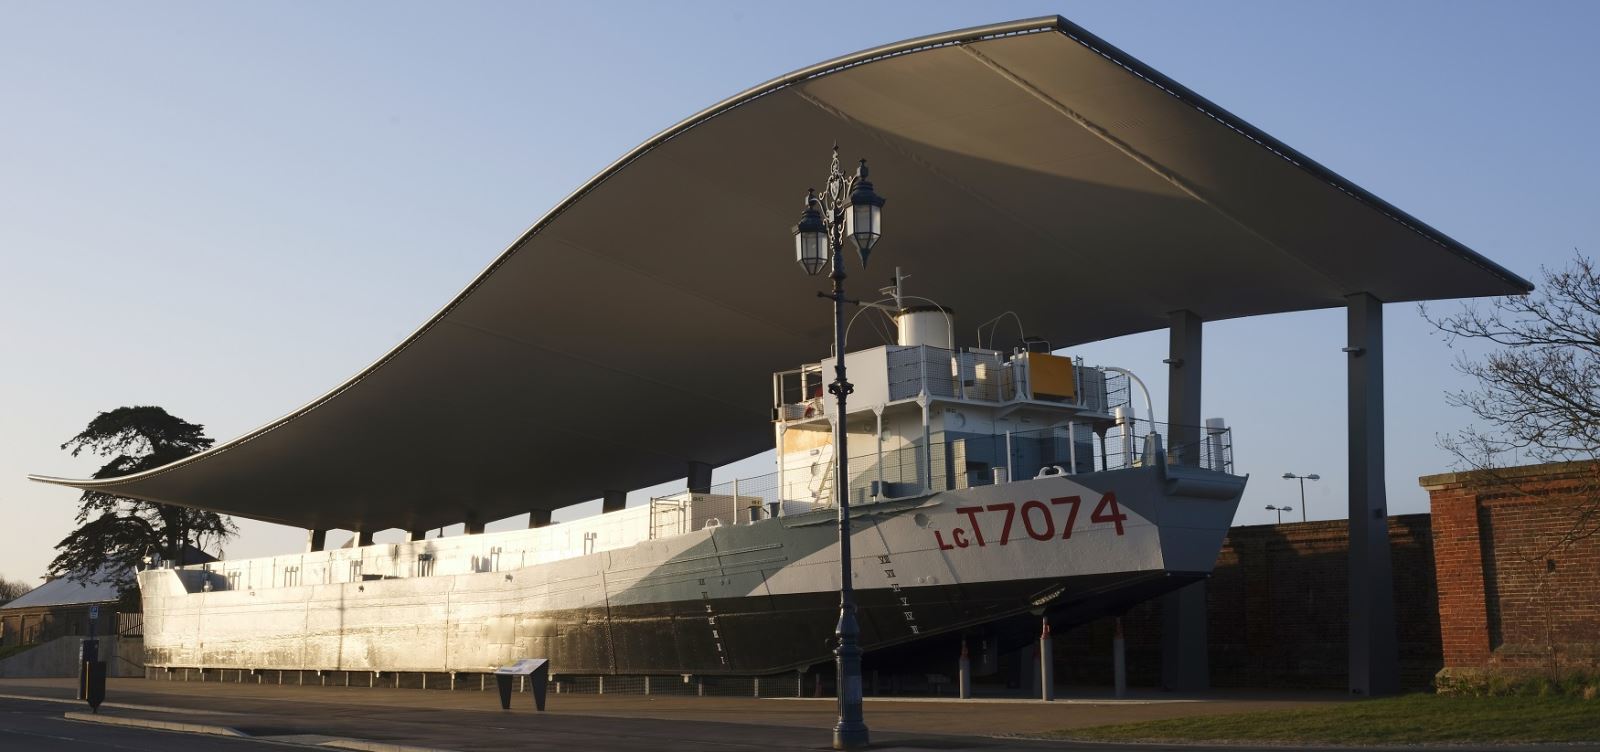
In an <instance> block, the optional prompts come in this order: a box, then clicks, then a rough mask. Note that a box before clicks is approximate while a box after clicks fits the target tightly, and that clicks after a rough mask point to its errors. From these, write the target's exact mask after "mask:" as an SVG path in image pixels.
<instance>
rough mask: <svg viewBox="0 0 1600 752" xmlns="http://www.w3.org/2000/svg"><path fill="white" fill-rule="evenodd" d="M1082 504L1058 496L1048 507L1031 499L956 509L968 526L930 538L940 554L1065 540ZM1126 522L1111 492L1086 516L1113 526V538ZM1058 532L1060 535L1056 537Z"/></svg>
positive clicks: (1114, 495) (1120, 532) (1079, 498)
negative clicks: (1023, 541)
mask: <svg viewBox="0 0 1600 752" xmlns="http://www.w3.org/2000/svg"><path fill="white" fill-rule="evenodd" d="M1082 503H1083V499H1082V497H1079V496H1059V497H1056V498H1054V499H1051V500H1050V503H1049V504H1046V503H1044V502H1042V501H1037V500H1034V501H1024V502H1022V503H1021V504H1020V505H1019V504H1016V503H1013V502H1009V501H1008V502H1006V503H1004V504H990V505H988V506H986V507H956V513H957V514H964V515H966V516H967V524H968V527H965V528H961V527H957V528H952V529H951V530H950V540H949V541H948V542H946V541H945V539H944V534H943V533H942V532H940V531H938V530H935V531H933V539H934V541H935V542H937V543H938V544H939V550H941V551H951V550H954V549H957V548H966V547H968V546H972V545H976V546H978V547H980V548H981V547H985V546H988V545H989V544H991V543H993V544H995V545H997V546H1007V545H1010V544H1011V541H1013V540H1021V539H1022V538H1023V537H1024V536H1026V537H1028V538H1032V539H1033V540H1036V541H1048V540H1067V539H1068V538H1071V537H1072V530H1073V528H1074V527H1076V525H1077V523H1078V507H1079V506H1081V505H1082ZM1126 519H1128V515H1125V514H1123V513H1122V510H1121V509H1119V508H1117V495H1116V494H1115V493H1112V492H1107V493H1106V494H1105V495H1104V496H1101V497H1100V503H1099V504H1097V505H1095V508H1094V511H1093V512H1091V513H1089V521H1090V522H1098V523H1106V522H1109V523H1111V524H1112V525H1114V526H1115V529H1116V531H1117V535H1122V534H1123V530H1122V521H1123V520H1126ZM1058 523H1059V524H1058ZM985 528H987V529H988V535H985V534H984V530H985ZM997 528H998V535H996V529H997ZM1058 529H1059V530H1060V536H1057V535H1056V531H1057V530H1058Z"/></svg>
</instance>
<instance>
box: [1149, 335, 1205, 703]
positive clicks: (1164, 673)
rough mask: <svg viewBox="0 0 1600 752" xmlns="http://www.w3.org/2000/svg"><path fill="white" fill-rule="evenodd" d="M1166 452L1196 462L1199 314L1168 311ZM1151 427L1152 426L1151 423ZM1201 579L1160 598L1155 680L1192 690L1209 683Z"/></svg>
mask: <svg viewBox="0 0 1600 752" xmlns="http://www.w3.org/2000/svg"><path fill="white" fill-rule="evenodd" d="M1168 319H1169V321H1170V324H1169V329H1168V331H1169V333H1170V334H1169V337H1168V351H1167V352H1168V354H1167V361H1166V362H1167V366H1168V376H1167V456H1168V457H1171V458H1173V461H1174V462H1176V463H1177V464H1181V465H1198V464H1200V345H1201V337H1200V323H1201V322H1200V317H1199V316H1196V315H1195V314H1194V312H1192V311H1173V312H1172V313H1170V314H1168ZM1152 430H1154V427H1153V426H1152ZM1206 620H1207V615H1206V582H1205V580H1200V581H1199V582H1195V583H1193V584H1190V585H1185V586H1184V587H1182V588H1180V589H1178V590H1175V591H1173V592H1170V593H1167V594H1166V595H1164V596H1162V599H1161V684H1162V686H1164V687H1166V688H1167V689H1169V690H1174V691H1181V692H1193V691H1197V690H1202V689H1207V688H1208V687H1210V686H1211V666H1210V663H1209V661H1208V659H1207V655H1206V652H1207V648H1208V644H1209V640H1208V639H1207V634H1206V627H1207V624H1206Z"/></svg>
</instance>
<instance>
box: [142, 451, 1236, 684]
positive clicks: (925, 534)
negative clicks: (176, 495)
mask: <svg viewBox="0 0 1600 752" xmlns="http://www.w3.org/2000/svg"><path fill="white" fill-rule="evenodd" d="M1186 477H1187V480H1183V481H1182V482H1179V481H1177V480H1174V479H1173V478H1172V477H1170V471H1169V470H1168V469H1167V468H1159V467H1150V468H1135V469H1129V470H1117V471H1110V472H1103V473H1092V474H1083V475H1075V476H1070V477H1054V478H1045V479H1037V480H1029V481H1020V482H1014V483H1007V484H1001V485H994V486H984V487H980V488H972V489H963V490H958V491H945V492H939V493H935V494H931V495H927V496H922V497H915V498H908V499H898V500H888V501H879V502H875V503H871V504H862V505H857V506H854V507H853V508H852V511H853V514H852V527H853V534H852V539H851V540H852V549H853V554H854V557H853V560H852V565H853V566H852V568H853V573H854V574H853V581H854V583H855V589H856V597H857V601H858V603H859V608H860V622H861V629H862V644H863V647H864V648H865V649H866V650H868V651H869V659H870V656H871V654H872V651H885V650H889V649H892V648H896V647H903V646H908V645H914V644H915V643H917V642H919V641H922V640H926V639H928V638H930V637H934V636H937V635H948V634H951V633H954V632H963V631H971V630H976V629H979V628H982V627H984V625H993V624H997V623H1004V622H1006V621H1008V620H1011V621H1015V620H1016V619H1018V618H1020V617H1022V616H1023V615H1027V614H1047V615H1050V616H1051V618H1052V619H1054V620H1056V621H1057V623H1059V624H1061V625H1063V626H1067V625H1070V624H1072V623H1076V622H1079V621H1087V620H1089V619H1092V618H1095V617H1097V616H1099V615H1101V614H1103V613H1113V612H1116V611H1118V610H1120V609H1123V608H1126V607H1127V606H1130V605H1132V604H1133V603H1136V602H1137V601H1138V600H1141V599H1143V598H1148V597H1151V596H1153V595H1155V594H1159V593H1160V592H1163V591H1165V590H1169V589H1172V588H1175V587H1179V586H1181V585H1182V584H1185V583H1187V582H1191V581H1193V580H1195V579H1198V578H1202V577H1204V576H1205V575H1206V574H1207V573H1208V572H1209V571H1210V569H1211V567H1212V565H1213V564H1214V562H1215V559H1216V555H1217V552H1218V550H1219V549H1220V547H1221V543H1222V538H1223V536H1224V535H1225V534H1226V531H1227V527H1228V524H1229V523H1230V522H1231V520H1232V517H1233V513H1234V510H1235V507H1236V506H1237V503H1238V498H1239V494H1240V493H1241V492H1242V490H1243V486H1244V479H1243V478H1237V477H1235V476H1229V475H1224V474H1221V473H1210V472H1206V471H1191V472H1190V473H1189V474H1188V476H1186ZM1196 479H1198V482H1195V481H1196ZM836 515H837V513H836V512H835V511H834V510H818V511H815V512H809V513H806V514H801V515H792V516H786V517H780V518H777V519H769V520H761V521H758V522H755V523H753V524H744V525H737V526H723V527H714V528H707V529H703V530H698V531H694V532H691V533H687V534H684V535H679V536H675V537H671V538H667V539H664V540H650V541H646V542H642V543H638V544H636V545H632V546H628V547H625V548H619V549H615V550H610V551H602V552H598V553H593V554H588V555H583V556H576V557H572V558H568V559H562V560H559V561H553V562H548V563H541V564H535V565H532V566H520V567H506V568H503V569H499V570H497V571H489V572H473V573H470V574H458V575H446V576H427V577H394V578H385V579H371V580H361V581H351V582H341V583H328V584H314V585H295V586H277V587H235V588H233V589H228V590H220V591H211V592H207V591H205V590H204V587H203V584H202V578H203V577H208V576H209V574H207V573H201V572H196V571H194V570H170V569H169V570H150V571H146V572H143V573H141V574H140V585H141V588H142V590H143V596H144V600H145V611H146V616H145V630H146V638H145V639H146V647H147V656H146V659H147V663H148V664H149V665H152V666H158V667H159V666H166V667H176V666H183V667H202V668H237V669H296V670H344V671H350V670H371V671H425V672H428V671H464V672H473V671H484V670H487V669H489V668H492V667H494V666H497V665H502V664H506V663H510V662H511V661H513V660H515V659H517V658H522V657H542V658H549V659H550V660H551V665H552V668H553V670H554V671H555V672H557V673H563V674H678V673H693V674H705V675H715V674H757V675H759V674H770V673H776V672H782V671H793V670H796V669H805V668H807V667H809V666H812V665H815V664H818V663H825V662H827V661H829V660H831V658H832V656H831V651H832V641H833V629H834V625H835V623H836V621H837V619H838V613H839V596H838V590H839V582H840V573H839V569H840V568H839V561H838V556H837V553H838V547H837V527H836V524H837V523H836ZM426 543H427V542H419V543H416V544H399V545H400V546H415V547H417V550H416V552H411V553H408V551H409V549H407V550H398V549H397V551H396V552H395V553H394V555H395V556H401V557H403V556H406V555H415V554H418V553H421V552H422V550H423V548H425V545H426ZM225 567H226V565H219V568H225ZM890 652H893V651H890Z"/></svg>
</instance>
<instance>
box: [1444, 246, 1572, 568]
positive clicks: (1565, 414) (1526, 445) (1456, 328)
mask: <svg viewBox="0 0 1600 752" xmlns="http://www.w3.org/2000/svg"><path fill="white" fill-rule="evenodd" d="M1540 271H1541V276H1542V282H1543V284H1542V285H1541V286H1540V288H1539V289H1538V290H1536V291H1535V292H1533V293H1530V294H1527V295H1515V296H1510V297H1503V298H1495V299H1493V300H1491V301H1489V302H1487V303H1468V304H1465V305H1463V306H1462V307H1461V309H1460V310H1459V311H1457V312H1456V313H1454V314H1451V315H1447V316H1441V317H1434V316H1431V315H1429V312H1428V311H1427V309H1423V316H1424V317H1426V318H1427V319H1428V321H1429V323H1431V324H1433V325H1434V326H1435V327H1438V329H1439V331H1440V332H1442V333H1443V334H1444V335H1445V339H1446V341H1447V342H1448V343H1449V344H1451V345H1452V346H1454V345H1455V344H1456V343H1457V342H1459V341H1462V340H1467V341H1476V342H1480V343H1483V344H1484V345H1487V346H1488V348H1489V350H1488V352H1487V353H1486V354H1484V355H1483V356H1482V357H1472V356H1469V355H1465V354H1463V355H1461V356H1459V357H1458V358H1457V359H1456V370H1458V371H1460V372H1461V373H1462V374H1465V375H1466V376H1469V377H1471V378H1472V379H1473V380H1474V381H1475V382H1477V386H1476V388H1473V389H1464V390H1460V391H1457V392H1452V393H1449V394H1447V396H1446V397H1447V399H1448V401H1449V402H1450V404H1452V405H1455V406H1457V407H1463V408H1466V409H1467V410H1468V411H1469V412H1471V413H1472V414H1473V415H1474V416H1475V417H1476V418H1477V419H1478V420H1479V421H1480V422H1481V424H1480V425H1474V426H1471V427H1468V428H1466V429H1463V430H1462V431H1459V432H1457V433H1456V434H1453V435H1450V436H1444V437H1441V438H1440V442H1439V443H1440V446H1442V447H1443V448H1444V449H1445V450H1447V451H1449V452H1450V453H1451V454H1453V455H1455V457H1456V459H1457V461H1458V463H1459V464H1461V465H1464V466H1465V467H1466V468H1467V469H1470V470H1476V471H1480V472H1482V473H1484V474H1485V475H1486V476H1488V477H1489V478H1490V479H1491V480H1493V481H1494V482H1496V483H1498V484H1502V485H1503V486H1504V491H1505V493H1516V494H1527V495H1539V496H1544V497H1547V498H1548V497H1550V496H1551V489H1550V488H1549V487H1548V486H1546V487H1539V488H1534V487H1524V486H1523V484H1522V482H1521V481H1520V480H1518V475H1519V474H1516V473H1509V472H1506V469H1507V468H1509V467H1512V466H1516V465H1527V464H1535V463H1548V462H1570V463H1575V464H1574V465H1572V466H1571V467H1570V468H1567V473H1565V474H1567V475H1570V476H1572V477H1574V478H1576V482H1575V483H1573V484H1571V486H1570V490H1567V491H1562V492H1560V493H1559V496H1558V499H1557V500H1558V501H1560V502H1561V503H1562V504H1563V506H1564V509H1565V510H1566V512H1567V514H1568V515H1569V521H1570V523H1571V524H1570V526H1568V527H1567V529H1566V531H1565V533H1563V534H1561V535H1559V536H1555V537H1554V538H1553V539H1551V540H1547V541H1541V542H1540V544H1539V545H1538V546H1537V548H1540V549H1542V550H1538V551H1535V550H1529V551H1527V552H1525V555H1527V556H1528V558H1543V557H1544V556H1546V555H1549V554H1550V553H1552V552H1554V551H1555V550H1557V549H1560V548H1563V547H1565V546H1568V545H1570V544H1571V543H1573V542H1574V541H1576V540H1579V539H1582V538H1587V537H1589V536H1592V535H1595V534H1596V533H1597V532H1600V276H1597V274H1596V269H1595V265H1594V262H1593V261H1592V260H1590V259H1588V258H1586V257H1584V256H1583V255H1582V254H1577V255H1576V256H1575V258H1574V259H1573V261H1572V263H1571V264H1570V265H1569V266H1568V267H1566V268H1564V269H1558V270H1552V269H1541V270H1540Z"/></svg>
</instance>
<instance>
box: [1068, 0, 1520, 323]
mask: <svg viewBox="0 0 1600 752" xmlns="http://www.w3.org/2000/svg"><path fill="white" fill-rule="evenodd" d="M1056 21H1057V23H1059V24H1060V31H1061V33H1063V34H1065V35H1066V36H1067V37H1068V38H1070V39H1072V41H1074V42H1077V43H1078V44H1081V45H1083V46H1084V48H1086V49H1088V50H1089V51H1090V52H1093V53H1095V54H1097V55H1099V56H1101V57H1103V58H1105V59H1107V60H1109V61H1111V62H1112V63H1114V64H1116V65H1117V66H1120V67H1121V68H1123V69H1124V70H1126V71H1127V72H1128V73H1130V74H1132V75H1134V76H1136V77H1138V78H1141V79H1144V80H1145V81H1146V82H1147V83H1149V84H1150V85H1152V86H1155V87H1156V88H1158V89H1161V90H1162V91H1165V92H1166V93H1167V94H1169V95H1171V96H1172V97H1173V98H1175V99H1177V100H1178V101H1180V102H1183V103H1184V104H1187V105H1189V106H1190V107H1193V108H1195V109H1196V110H1198V111H1200V112H1201V113H1202V114H1204V115H1206V116H1207V117H1209V118H1211V119H1212V120H1215V121H1216V122H1217V123H1218V124H1219V125H1221V126H1223V127H1224V128H1228V129H1229V130H1232V131H1233V132H1235V133H1238V134H1239V135H1241V136H1244V137H1245V138H1248V139H1250V140H1251V141H1254V142H1256V144H1258V145H1259V146H1261V147H1262V148H1264V149H1266V150H1268V151H1270V152H1273V153H1274V154H1276V155H1278V157H1279V158H1281V159H1283V160H1284V161H1286V162H1288V163H1290V164H1292V165H1294V166H1296V167H1299V168H1300V169H1302V170H1305V171H1306V172H1309V173H1311V174H1312V175H1313V176H1315V177H1316V178H1318V179H1320V180H1322V181H1323V182H1325V183H1327V184H1329V185H1331V186H1333V187H1334V188H1335V189H1337V190H1339V191H1340V192H1342V193H1344V194H1345V195H1347V196H1349V197H1351V198H1353V199H1355V200H1356V201H1358V202H1360V203H1363V204H1366V205H1367V206H1369V207H1371V208H1372V209H1374V210H1376V211H1377V212H1379V213H1380V214H1383V215H1384V216H1386V217H1388V218H1389V219H1391V220H1394V221H1395V222H1397V223H1399V224H1400V225H1401V226H1402V227H1405V228H1406V229H1408V230H1411V231H1412V232H1415V233H1417V234H1418V235H1421V236H1422V237H1424V238H1426V239H1428V240H1430V241H1432V242H1433V243H1435V244H1437V245H1439V246H1441V247H1443V248H1444V249H1445V250H1448V251H1450V252H1452V253H1455V254H1456V255H1458V256H1461V257H1462V258H1463V259H1465V260H1466V261H1467V262H1468V263H1471V264H1473V265H1474V266H1477V267H1478V268H1480V269H1483V270H1484V271H1486V272H1488V273H1490V274H1492V275H1494V276H1496V277H1499V278H1500V279H1502V280H1504V281H1505V282H1506V283H1507V284H1509V285H1511V286H1513V287H1518V288H1521V289H1522V291H1523V292H1525V293H1526V292H1532V291H1533V283H1531V282H1529V281H1528V280H1526V279H1523V278H1522V277H1521V276H1519V275H1517V274H1516V273H1515V272H1512V271H1511V270H1509V269H1506V268H1505V267H1503V266H1501V265H1499V264H1497V263H1495V262H1494V261H1491V260H1490V259H1489V258H1488V257H1486V256H1484V255H1483V254H1481V253H1478V252H1477V251H1474V250H1472V249H1471V248H1468V247H1466V246H1465V245H1462V244H1461V243H1460V242H1457V241H1456V240H1455V239H1454V238H1452V237H1450V236H1449V235H1446V234H1444V233H1443V232H1440V231H1439V230H1437V229H1434V228H1433V227H1432V226H1430V225H1429V224H1428V223H1426V222H1423V221H1422V220H1420V219H1417V218H1416V217H1413V216H1411V215H1410V214H1408V213H1406V212H1405V211H1403V210H1401V209H1400V208H1398V207H1396V206H1395V205H1393V204H1391V203H1389V202H1387V201H1385V200H1383V199H1381V198H1379V197H1378V196H1376V195H1374V194H1373V193H1371V192H1369V191H1367V190H1366V189H1365V188H1362V187H1361V186H1359V185H1356V184H1355V183H1354V182H1351V181H1350V180H1348V179H1346V178H1345V177H1344V176H1343V175H1340V174H1339V173H1337V172H1334V171H1333V170H1331V169H1329V168H1327V167H1325V166H1323V165H1322V164H1321V163H1320V162H1317V161H1316V160H1314V159H1312V158H1310V157H1308V156H1306V155H1305V154H1302V153H1300V152H1299V151H1297V150H1295V149H1294V147H1291V146H1289V145H1288V144H1285V143H1283V142H1282V141H1279V140H1278V139H1276V138H1273V137H1272V136H1271V135H1269V134H1267V133H1266V132H1265V131H1263V130H1261V129H1259V128H1257V127H1255V126H1253V125H1251V124H1250V123H1249V122H1247V121H1246V120H1245V119H1244V118H1241V117H1239V116H1238V115H1235V114H1233V113H1231V112H1229V111H1227V110H1226V109H1224V108H1222V107H1221V106H1219V105H1217V104H1216V103H1215V102H1212V101H1211V100H1209V99H1206V98H1205V97H1203V96H1200V95H1199V94H1197V93H1195V92H1194V90H1192V89H1190V88H1189V87H1187V86H1184V85H1183V84H1180V83H1178V82H1177V81H1174V80H1172V79H1171V78H1168V77H1167V76H1166V75H1164V74H1162V73H1161V72H1160V71H1157V70H1156V69H1154V68H1152V67H1150V66H1148V65H1146V64H1144V63H1143V62H1142V61H1140V60H1139V59H1138V58H1136V57H1134V56H1132V55H1130V54H1128V53H1126V52H1124V51H1122V50H1121V49H1119V48H1117V47H1116V46H1115V45H1113V44H1111V43H1109V42H1107V41H1105V40H1104V39H1101V38H1100V37H1097V36H1095V35H1094V34H1093V33H1091V32H1090V31H1089V30H1088V29H1085V28H1083V27H1082V26H1079V25H1077V24H1075V23H1073V22H1071V21H1068V20H1067V19H1065V18H1061V17H1059V16H1058V17H1057V18H1056ZM1350 292H1361V291H1359V290H1352V291H1350Z"/></svg>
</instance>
